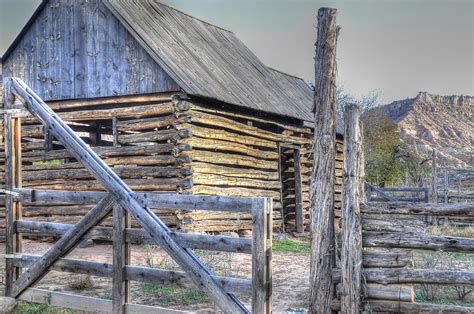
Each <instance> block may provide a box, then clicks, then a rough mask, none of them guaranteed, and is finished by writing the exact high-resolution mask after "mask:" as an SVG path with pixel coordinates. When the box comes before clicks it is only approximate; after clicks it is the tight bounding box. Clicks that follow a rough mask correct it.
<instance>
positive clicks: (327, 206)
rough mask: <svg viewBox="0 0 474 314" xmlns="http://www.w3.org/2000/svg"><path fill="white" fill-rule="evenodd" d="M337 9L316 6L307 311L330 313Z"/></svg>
mask: <svg viewBox="0 0 474 314" xmlns="http://www.w3.org/2000/svg"><path fill="white" fill-rule="evenodd" d="M336 12H337V10H336V9H331V8H320V9H319V10H318V24H317V25H318V35H317V41H316V57H315V72H316V73H315V75H316V80H315V89H314V96H315V97H314V107H313V112H314V113H315V120H314V126H315V129H314V142H313V143H314V144H313V147H314V148H313V158H314V163H313V169H312V173H311V186H310V195H311V196H310V198H311V212H310V214H311V232H312V241H311V262H310V264H311V265H310V266H311V271H310V289H311V292H310V298H309V312H310V313H330V312H331V301H332V299H333V297H334V286H333V284H332V281H331V270H332V268H333V267H334V266H335V265H334V264H335V250H334V247H335V238H334V189H335V188H334V184H335V176H336V175H335V173H336V169H335V168H336V165H335V160H336V68H337V67H336V43H337V24H336Z"/></svg>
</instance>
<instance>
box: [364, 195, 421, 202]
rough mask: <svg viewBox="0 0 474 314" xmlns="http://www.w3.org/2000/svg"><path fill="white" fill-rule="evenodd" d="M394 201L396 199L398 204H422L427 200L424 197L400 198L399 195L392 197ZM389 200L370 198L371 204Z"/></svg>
mask: <svg viewBox="0 0 474 314" xmlns="http://www.w3.org/2000/svg"><path fill="white" fill-rule="evenodd" d="M391 196H392V197H393V199H395V200H396V201H397V202H405V203H420V202H425V200H426V198H425V197H424V196H420V197H400V196H397V195H391ZM386 199H387V198H385V197H377V196H371V197H370V200H369V201H370V202H384V201H385V200H386Z"/></svg>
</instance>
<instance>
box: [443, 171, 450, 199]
mask: <svg viewBox="0 0 474 314" xmlns="http://www.w3.org/2000/svg"><path fill="white" fill-rule="evenodd" d="M443 174H444V178H443V188H444V189H443V193H444V203H445V204H447V203H448V201H449V200H448V186H449V182H448V180H449V178H448V175H449V174H448V170H447V169H445V170H444V173H443Z"/></svg>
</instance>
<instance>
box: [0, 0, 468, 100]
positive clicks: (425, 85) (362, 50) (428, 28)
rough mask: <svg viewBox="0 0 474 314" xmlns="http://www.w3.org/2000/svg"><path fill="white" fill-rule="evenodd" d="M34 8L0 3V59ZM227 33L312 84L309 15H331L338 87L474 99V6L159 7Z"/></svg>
mask: <svg viewBox="0 0 474 314" xmlns="http://www.w3.org/2000/svg"><path fill="white" fill-rule="evenodd" d="M39 2H40V1H39V0H0V54H3V53H4V52H5V50H6V49H7V47H8V46H9V45H10V43H11V42H12V40H13V38H14V37H15V36H16V35H17V33H18V32H19V31H20V29H21V28H22V27H23V25H24V24H25V23H26V21H27V19H28V18H29V17H30V16H31V14H32V12H33V11H34V9H35V8H36V6H37V5H38V4H39ZM162 2H163V3H166V4H168V5H170V6H172V7H175V8H177V9H179V10H181V11H184V12H186V13H188V14H190V15H193V16H195V17H198V18H200V19H202V20H205V21H208V22H210V23H212V24H216V25H218V26H221V27H224V28H226V29H229V30H232V31H233V32H234V33H235V34H236V35H237V36H238V37H239V38H240V39H241V40H242V41H243V42H244V43H245V44H247V46H249V48H250V49H251V50H252V51H254V53H255V54H256V55H257V56H258V57H259V58H260V59H261V60H262V61H263V62H264V63H265V64H267V65H268V66H271V67H274V68H276V69H279V70H282V71H284V72H287V73H290V74H293V75H296V76H299V77H302V78H304V79H305V80H307V81H308V82H313V81H314V66H313V58H314V42H315V38H316V28H315V25H316V18H315V16H316V12H317V9H318V8H319V7H322V6H331V7H334V8H337V9H338V17H337V20H338V24H339V25H341V27H342V31H341V34H340V37H339V42H338V49H337V59H338V83H342V84H343V85H344V86H345V87H346V89H348V90H349V91H350V92H351V93H353V94H354V95H355V96H356V97H357V96H360V95H363V94H366V93H368V92H369V91H372V90H377V91H380V93H381V95H382V100H383V101H384V102H391V101H393V100H397V99H404V98H407V97H414V96H415V95H416V94H417V93H418V92H419V91H427V92H430V93H433V94H440V95H453V94H464V95H474V0H332V1H331V0H327V1H326V0H162Z"/></svg>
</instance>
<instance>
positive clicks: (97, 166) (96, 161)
mask: <svg viewBox="0 0 474 314" xmlns="http://www.w3.org/2000/svg"><path fill="white" fill-rule="evenodd" d="M12 86H13V90H14V92H15V93H16V94H18V95H19V96H20V98H22V99H23V100H24V101H25V107H26V108H27V109H28V110H29V111H30V112H31V113H32V114H33V115H35V116H37V117H38V118H39V119H40V120H41V121H42V122H43V123H44V124H45V125H46V126H47V127H48V128H49V129H50V130H51V132H52V133H53V135H54V136H55V137H56V138H57V139H58V140H60V141H61V142H62V144H63V145H64V146H65V147H66V148H67V149H68V150H69V151H70V152H71V154H73V155H74V156H75V158H76V159H77V160H78V161H79V162H81V163H82V164H83V165H84V166H85V167H86V168H87V169H89V170H90V171H91V172H92V173H93V174H94V176H95V177H96V179H98V180H99V181H100V182H101V183H102V184H103V185H104V186H105V187H106V188H107V190H108V191H109V192H110V193H111V195H113V197H114V198H115V200H116V201H117V203H118V204H119V205H120V206H122V207H123V208H125V209H127V210H128V211H129V212H130V213H131V215H132V216H133V217H134V218H135V219H136V220H137V221H138V222H139V223H140V225H142V226H143V227H144V228H145V230H147V232H148V233H149V234H150V236H151V237H152V238H153V239H155V241H156V242H157V244H159V245H160V246H161V247H162V248H163V249H164V250H165V251H166V252H167V253H168V254H169V255H170V257H172V258H173V259H174V260H175V261H176V262H177V264H178V265H180V266H181V267H182V268H183V269H184V270H185V271H186V272H187V273H188V274H189V275H190V276H191V278H192V279H193V281H194V283H195V284H196V285H197V286H200V287H201V288H202V290H203V291H204V292H206V294H207V295H208V296H209V298H210V299H211V300H212V301H214V302H215V303H216V304H217V305H218V306H219V307H220V308H221V309H222V310H223V311H229V312H234V313H241V312H247V310H246V309H245V307H244V306H243V305H242V304H241V303H240V302H239V301H238V300H237V299H236V298H235V297H234V296H232V295H229V294H227V293H225V291H224V290H223V288H222V285H221V284H220V283H218V282H216V281H215V280H213V279H212V278H211V277H210V274H209V272H208V270H207V269H206V268H205V267H204V266H203V265H202V264H201V263H200V262H199V261H198V260H197V259H196V257H195V256H194V255H193V254H192V253H191V252H190V251H189V250H186V249H183V248H182V247H181V246H180V245H179V244H177V243H176V241H174V240H173V239H172V238H171V236H170V234H169V233H170V231H169V229H168V228H167V227H166V225H165V224H164V223H163V222H162V221H161V220H160V219H159V218H158V217H156V215H155V214H153V212H152V211H150V210H149V209H147V208H143V206H142V205H141V204H140V203H139V202H138V201H137V200H136V198H135V195H134V193H133V191H132V190H131V189H130V188H129V187H128V186H127V185H126V184H125V183H124V182H123V181H122V180H121V179H120V178H119V177H118V176H117V175H116V174H115V173H114V172H113V171H112V170H111V169H110V168H109V167H108V166H107V165H106V164H105V163H104V162H103V161H102V160H101V159H100V158H99V157H98V156H97V155H96V154H95V153H94V152H93V151H92V150H91V149H90V147H88V146H87V145H86V144H85V143H84V141H82V140H81V139H80V138H79V137H78V136H77V135H76V134H75V133H74V131H72V130H71V129H70V128H69V127H68V126H67V125H66V124H65V123H64V122H63V121H62V120H61V119H60V118H59V117H58V116H57V115H56V114H55V113H54V112H53V111H52V110H50V109H49V108H48V107H47V105H46V104H45V103H44V102H43V101H42V100H41V99H40V98H39V97H38V96H37V95H36V94H35V93H34V92H33V91H32V90H31V89H30V88H29V87H28V86H26V85H25V84H24V83H23V82H22V81H21V80H18V79H12Z"/></svg>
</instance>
